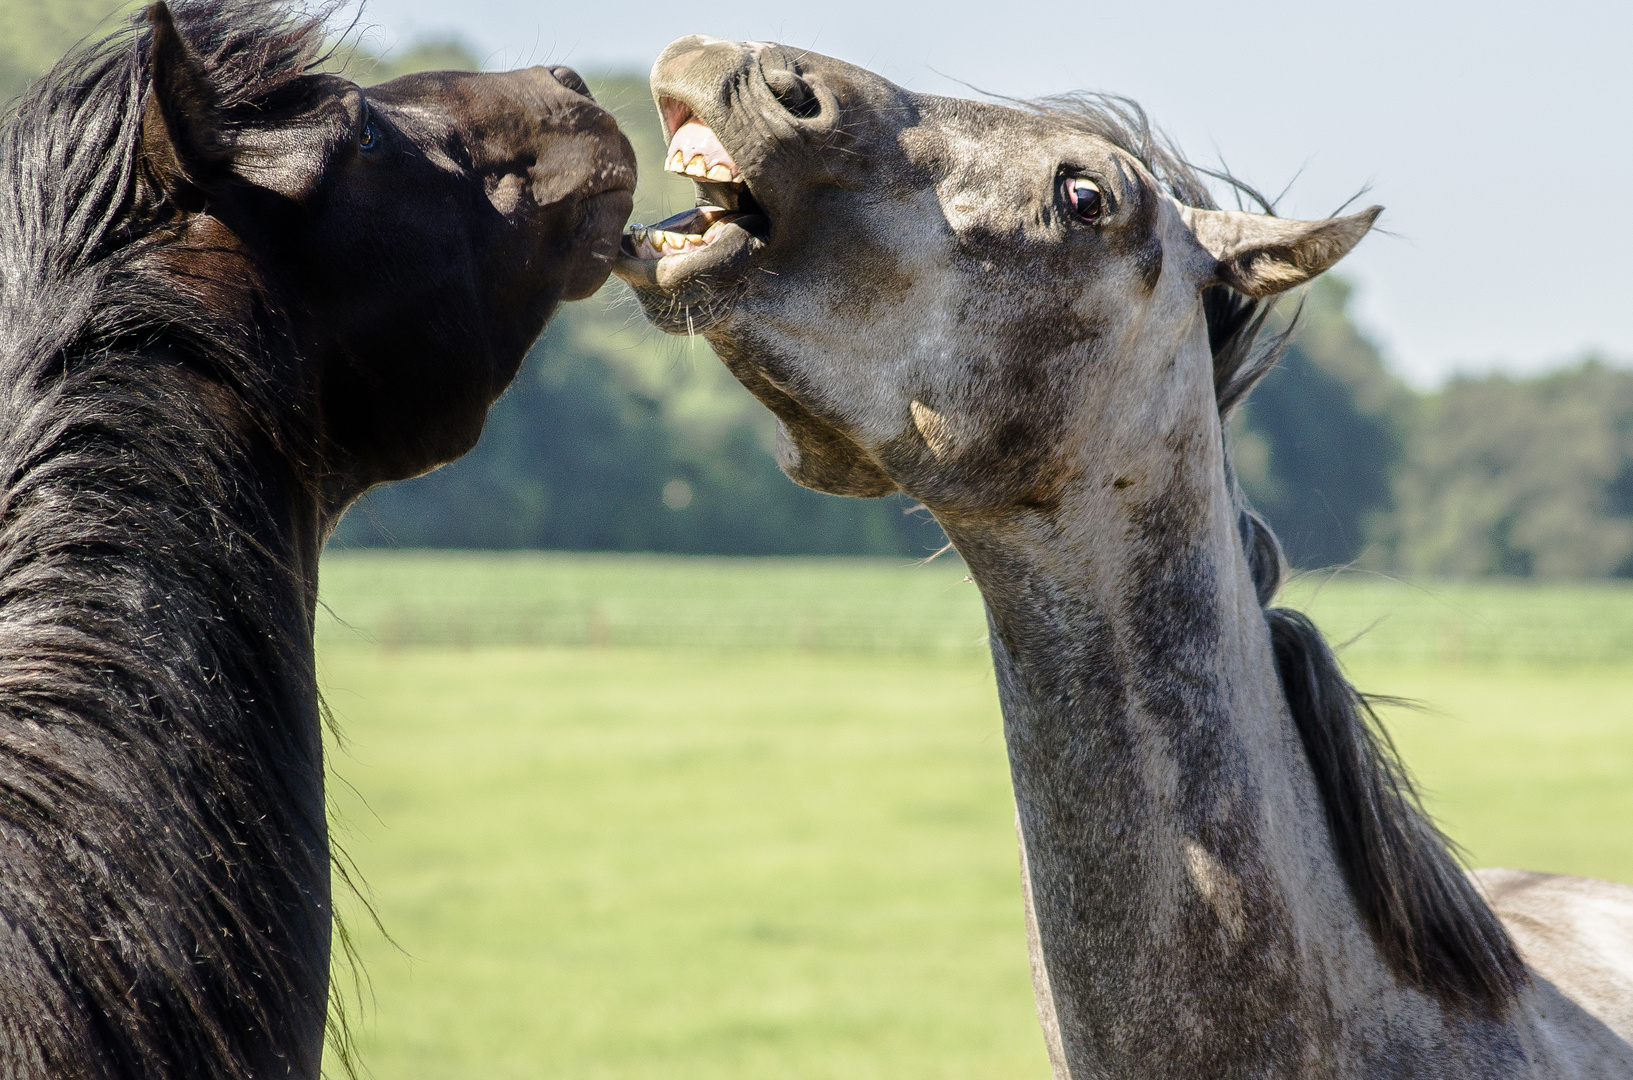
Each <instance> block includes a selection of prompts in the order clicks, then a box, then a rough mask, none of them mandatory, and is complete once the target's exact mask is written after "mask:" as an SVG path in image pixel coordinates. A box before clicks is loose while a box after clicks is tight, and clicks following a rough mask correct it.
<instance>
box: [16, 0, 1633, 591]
mask: <svg viewBox="0 0 1633 1080" xmlns="http://www.w3.org/2000/svg"><path fill="white" fill-rule="evenodd" d="M133 7H134V5H133V4H132V3H130V2H129V0H0V101H3V100H5V99H8V98H10V97H11V96H13V95H14V94H16V93H17V92H18V91H20V90H21V89H22V87H23V86H24V85H26V83H27V80H28V79H30V78H33V77H35V76H36V75H38V74H39V73H41V72H42V71H44V70H45V68H46V67H48V66H49V64H50V63H51V62H52V60H53V59H54V58H55V57H56V56H57V55H59V54H60V53H61V52H62V50H63V49H65V48H67V47H68V46H69V45H71V44H72V43H73V42H74V41H76V40H78V39H79V38H80V37H82V36H84V35H86V34H87V33H91V32H94V31H96V30H97V28H98V26H99V23H100V25H103V26H106V25H111V23H101V20H104V19H107V18H108V17H109V15H110V13H114V12H120V11H126V10H131V9H133ZM376 44H377V43H374V42H371V41H369V40H368V39H367V38H366V37H365V39H364V41H363V43H362V45H361V46H355V45H348V46H346V47H343V48H342V49H340V50H339V52H338V53H337V58H336V60H335V61H334V65H335V66H337V67H339V68H340V69H341V70H344V71H345V72H346V73H347V74H348V75H350V76H351V77H352V78H355V79H357V80H358V81H359V82H363V83H365V84H367V83H373V82H380V81H384V80H386V79H389V78H394V77H396V76H397V75H399V74H404V73H407V72H410V71H419V70H427V69H436V68H455V69H471V68H476V67H479V66H480V63H479V58H477V57H476V56H474V55H472V54H471V52H470V51H469V50H468V49H467V48H466V47H464V46H463V45H461V44H460V43H459V42H458V41H454V40H434V41H424V42H419V43H417V44H413V45H411V46H410V47H408V48H406V49H397V50H390V51H385V50H381V49H379V48H378V47H375V46H376ZM590 82H591V85H592V87H593V88H594V90H595V93H596V97H597V100H599V101H600V102H601V103H602V104H603V105H605V106H607V107H608V108H610V109H611V110H612V111H613V112H615V113H616V114H617V115H618V117H619V120H620V122H621V123H622V124H623V126H624V130H625V131H626V132H627V133H628V135H629V137H630V140H631V142H632V143H633V144H634V146H635V148H636V152H637V154H638V156H639V158H640V162H641V191H640V194H639V196H638V198H637V203H636V210H635V217H636V220H639V221H646V222H652V221H656V220H659V219H661V218H663V217H666V216H668V215H669V214H670V213H673V212H675V211H678V210H680V209H683V208H685V207H686V206H689V205H690V204H691V185H690V184H689V183H687V182H685V181H681V180H677V179H675V178H673V177H669V176H666V175H665V174H663V173H662V172H661V165H660V163H661V160H662V151H663V145H662V135H661V133H660V130H659V127H658V120H657V116H656V113H655V110H654V109H653V107H652V101H651V98H650V96H649V95H648V93H647V88H646V84H645V80H644V79H643V78H641V77H638V76H621V77H620V76H612V77H602V78H591V79H590ZM1349 300H1350V290H1349V287H1348V286H1347V285H1346V284H1345V283H1344V281H1343V280H1342V279H1341V278H1338V277H1334V276H1332V275H1328V276H1327V277H1325V278H1323V279H1321V280H1319V281H1317V282H1316V283H1315V284H1314V285H1313V286H1312V287H1311V288H1310V289H1309V290H1308V292H1307V293H1306V294H1305V296H1304V298H1303V302H1302V306H1301V312H1300V317H1299V327H1298V330H1297V333H1296V336H1295V338H1294V339H1293V344H1292V346H1291V348H1290V349H1289V350H1288V352H1287V354H1286V356H1285V357H1284V358H1283V360H1282V362H1281V363H1280V364H1279V365H1278V367H1277V368H1276V370H1274V371H1273V372H1272V373H1271V374H1270V375H1269V376H1267V377H1266V379H1265V380H1264V382H1263V383H1261V384H1260V386H1259V387H1258V389H1256V390H1255V391H1254V393H1253V395H1252V396H1251V397H1250V398H1249V400H1248V402H1247V404H1246V405H1245V406H1244V407H1243V408H1242V409H1240V410H1239V411H1238V413H1237V415H1236V416H1235V417H1234V418H1233V420H1232V436H1233V440H1232V448H1233V455H1234V460H1235V463H1236V467H1237V472H1238V474H1239V475H1240V477H1241V481H1242V486H1243V488H1244V489H1245V490H1246V492H1247V493H1248V495H1249V497H1250V498H1251V499H1252V500H1253V502H1254V504H1255V505H1256V506H1258V507H1259V509H1260V510H1261V511H1262V512H1263V513H1264V514H1265V516H1266V517H1267V518H1268V519H1269V521H1270V523H1271V525H1272V526H1273V527H1274V528H1275V530H1276V532H1277V534H1278V535H1279V536H1280V537H1281V539H1282V542H1283V544H1284V545H1285V547H1286V550H1287V553H1288V557H1289V559H1290V560H1291V561H1292V562H1293V564H1294V565H1295V566H1299V567H1304V568H1314V567H1321V566H1336V565H1360V566H1366V567H1369V568H1375V569H1380V570H1389V571H1396V572H1402V573H1407V574H1413V575H1433V576H1480V575H1493V574H1503V575H1518V576H1536V577H1551V578H1586V577H1611V576H1615V577H1633V372H1630V371H1627V370H1621V369H1617V368H1614V367H1611V366H1609V365H1607V364H1605V363H1604V362H1602V361H1600V360H1596V359H1593V358H1588V359H1584V360H1582V361H1581V362H1579V363H1577V364H1576V365H1575V366H1573V367H1569V368H1565V369H1563V370H1559V371H1554V372H1551V373H1549V374H1546V375H1542V376H1536V377H1530V378H1518V377H1513V376H1506V375H1491V376H1484V377H1478V378H1472V377H1461V378H1456V379H1453V380H1452V381H1450V382H1449V383H1447V384H1446V385H1445V386H1444V387H1442V388H1441V389H1439V390H1437V391H1434V392H1432V393H1427V394H1424V393H1418V392H1415V391H1413V390H1411V389H1410V388H1409V387H1407V386H1406V385H1405V384H1403V383H1402V382H1401V381H1400V380H1399V379H1397V378H1395V377H1394V376H1393V375H1392V374H1391V373H1390V372H1389V370H1388V369H1387V367H1386V366H1385V364H1384V362H1383V360H1382V358H1381V357H1380V355H1379V353H1378V350H1377V348H1376V347H1375V346H1374V345H1373V344H1372V343H1371V342H1369V341H1368V340H1367V339H1366V337H1365V335H1363V334H1362V333H1361V332H1360V331H1359V330H1358V329H1357V328H1356V326H1355V325H1354V323H1353V322H1352V320H1351V318H1350V315H1349V311H1348V305H1349ZM1286 306H1287V307H1288V308H1291V307H1293V306H1294V305H1292V304H1289V305H1286ZM773 439H774V432H773V428H772V423H771V420H770V417H769V416H768V415H767V414H766V412H765V411H764V410H763V409H761V408H760V407H759V406H758V405H757V404H756V403H755V402H754V401H753V400H752V399H751V398H750V397H749V396H748V394H747V393H746V392H745V391H743V390H742V389H741V388H740V387H739V386H738V385H737V383H736V382H735V381H734V380H733V379H732V378H731V377H730V376H729V375H727V374H726V372H725V371H724V369H723V368H722V367H721V366H720V364H719V363H718V362H717V361H716V360H715V359H714V356H713V354H712V353H711V352H710V350H709V347H708V345H707V344H706V343H705V342H704V341H702V340H701V339H698V340H685V339H678V338H669V337H664V336H662V335H659V334H657V333H656V332H654V331H652V330H650V329H649V328H647V327H646V326H645V324H644V321H643V320H642V318H641V315H640V312H639V309H638V308H637V306H636V305H635V303H634V301H633V299H631V298H630V297H629V295H628V293H627V291H626V290H625V289H624V288H623V287H622V286H621V285H619V284H617V283H616V282H614V283H613V284H611V285H609V286H608V288H607V289H606V290H603V292H602V293H601V294H600V295H599V296H597V297H595V298H594V299H591V300H589V301H585V302H583V303H579V304H573V305H570V306H568V307H567V308H566V309H564V310H563V311H562V312H561V314H560V315H558V316H557V318H556V319H555V321H554V322H553V323H552V324H551V325H550V327H549V329H548V330H547V331H546V333H545V335H544V337H543V338H541V339H540V341H539V343H538V344H537V345H536V346H535V347H534V348H533V350H532V352H531V353H530V354H529V356H528V358H527V362H526V364H525V365H524V367H523V369H522V372H521V374H520V376H519V377H518V379H517V381H516V384H515V385H514V386H513V387H512V388H511V390H510V392H509V393H507V394H506V395H505V397H504V398H503V399H502V400H501V401H500V402H499V404H498V405H497V406H495V408H494V410H493V413H492V416H491V418H490V420H489V423H488V427H487V431H486V433H485V434H484V435H483V438H482V442H481V444H480V445H479V446H478V447H477V448H476V449H475V450H474V451H472V452H471V453H470V454H469V455H468V456H466V457H465V458H463V459H462V460H460V461H458V462H456V463H454V464H452V465H449V466H447V467H446V468H443V469H440V470H438V471H436V472H434V473H432V474H430V475H428V476H424V477H420V478H419V479H416V480H410V481H406V482H404V483H401V484H395V485H391V486H389V487H387V488H384V489H381V490H379V491H377V492H375V493H374V494H372V495H371V496H370V497H369V498H368V499H366V500H365V501H364V502H363V503H362V504H361V505H359V507H357V508H356V509H355V510H353V511H352V512H351V513H350V514H348V515H347V517H346V519H345V520H344V521H343V522H342V523H341V526H340V529H339V531H338V532H337V534H336V538H335V542H336V543H337V544H341V545H346V546H368V545H377V544H394V545H400V546H405V547H408V546H413V547H421V546H423V547H479V548H528V547H543V548H567V549H576V550H608V551H612V550H622V551H631V550H635V551H672V552H698V553H712V554H795V553H820V554H910V555H924V554H927V553H928V552H930V551H933V550H935V549H936V548H937V547H939V546H940V544H941V542H942V538H941V533H940V530H939V529H937V528H936V526H935V524H934V522H933V521H931V520H929V518H928V515H926V514H925V513H923V511H916V512H915V511H914V510H913V507H912V504H910V503H909V502H907V501H906V500H903V499H900V498H893V499H887V500H855V499H839V498H833V497H830V496H826V495H821V494H818V493H816V492H811V491H806V490H804V489H802V488H799V487H796V486H795V485H794V484H792V483H791V482H789V481H788V480H786V479H785V478H784V477H783V476H782V474H781V473H780V472H778V470H777V468H776V465H775V463H774V462H773V460H772V456H771V448H772V443H773Z"/></svg>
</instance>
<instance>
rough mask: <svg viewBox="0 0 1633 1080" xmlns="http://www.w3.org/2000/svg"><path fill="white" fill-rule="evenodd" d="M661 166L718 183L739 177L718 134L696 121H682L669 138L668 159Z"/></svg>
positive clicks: (666, 170)
mask: <svg viewBox="0 0 1633 1080" xmlns="http://www.w3.org/2000/svg"><path fill="white" fill-rule="evenodd" d="M663 168H664V171H665V172H672V173H682V174H684V175H686V176H691V177H695V178H697V179H699V180H714V181H717V182H721V183H729V182H731V181H734V180H741V179H742V178H743V174H742V173H740V172H738V171H737V163H736V162H735V161H733V160H732V159H731V155H730V154H728V153H726V148H725V147H724V146H721V145H720V137H719V136H718V135H716V134H715V133H714V132H713V131H711V130H709V129H708V128H707V127H705V126H704V125H702V124H700V123H698V122H697V121H696V120H688V121H686V123H684V124H682V125H681V126H680V128H679V129H678V130H677V131H676V132H675V137H674V138H672V139H670V140H669V159H668V160H667V161H665V162H664V165H663Z"/></svg>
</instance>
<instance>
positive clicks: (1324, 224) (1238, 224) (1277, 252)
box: [1186, 206, 1383, 297]
mask: <svg viewBox="0 0 1633 1080" xmlns="http://www.w3.org/2000/svg"><path fill="white" fill-rule="evenodd" d="M1381 213H1383V207H1381V206H1373V207H1369V208H1368V209H1366V210H1362V211H1361V212H1360V213H1359V214H1351V215H1350V216H1348V217H1337V218H1328V219H1327V220H1325V221H1292V220H1290V219H1288V218H1279V217H1272V216H1270V215H1269V214H1249V213H1246V212H1245V211H1241V210H1197V209H1193V208H1190V207H1187V208H1186V219H1187V220H1188V221H1189V222H1190V225H1191V231H1192V232H1193V233H1194V234H1195V235H1196V239H1197V242H1198V243H1200V244H1201V245H1202V247H1203V248H1204V249H1205V250H1206V251H1207V252H1208V254H1210V255H1212V256H1213V257H1214V260H1215V261H1216V263H1217V265H1216V266H1215V267H1214V272H1213V277H1212V279H1211V280H1209V281H1208V282H1207V284H1210V285H1229V286H1230V287H1231V288H1233V289H1235V290H1236V291H1237V292H1241V293H1246V294H1247V295H1248V296H1252V297H1266V296H1274V295H1276V294H1277V293H1279V292H1286V291H1287V290H1288V289H1291V288H1293V287H1294V286H1296V285H1302V284H1304V283H1305V282H1306V281H1309V280H1310V279H1311V278H1313V277H1315V276H1316V275H1318V274H1320V273H1322V272H1323V271H1325V270H1327V269H1329V268H1330V267H1331V266H1332V265H1333V264H1334V263H1336V262H1337V261H1338V260H1339V259H1342V258H1343V257H1344V256H1345V255H1347V254H1349V250H1350V248H1352V247H1354V246H1355V245H1356V244H1357V243H1359V242H1360V240H1361V237H1363V236H1365V235H1366V233H1367V230H1368V229H1370V228H1372V223H1373V222H1374V221H1376V220H1377V218H1378V215H1379V214H1381Z"/></svg>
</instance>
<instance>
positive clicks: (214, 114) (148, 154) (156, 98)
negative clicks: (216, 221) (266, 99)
mask: <svg viewBox="0 0 1633 1080" xmlns="http://www.w3.org/2000/svg"><path fill="white" fill-rule="evenodd" d="M147 21H148V25H150V26H151V27H153V43H152V46H151V52H150V53H149V57H150V60H149V64H150V71H151V72H152V78H153V86H152V89H150V90H149V91H148V95H147V102H146V104H145V105H144V106H143V109H142V135H141V153H142V160H143V163H144V164H145V165H146V167H147V172H148V174H149V176H150V177H151V178H152V180H153V181H154V182H155V183H156V184H157V185H158V186H159V187H160V188H161V189H163V190H164V192H165V194H166V195H168V196H169V197H170V198H171V199H172V200H173V201H175V202H176V203H177V204H178V205H180V206H182V207H183V208H184V209H190V210H191V209H199V208H200V207H202V205H203V203H204V190H205V188H206V187H208V185H209V184H210V182H211V181H212V180H216V179H218V178H219V177H220V176H221V175H222V173H224V172H225V171H226V167H227V165H228V164H229V163H230V161H231V159H232V154H231V151H230V150H229V149H228V148H227V147H225V146H223V145H222V143H221V140H220V134H219V133H220V113H219V110H218V107H217V104H216V92H215V87H214V86H212V85H211V83H210V77H209V75H208V73H207V72H206V71H205V70H204V66H203V65H202V64H200V63H199V61H198V58H197V57H195V56H194V55H193V52H192V50H191V49H189V48H188V47H187V42H185V41H184V40H182V36H181V34H180V33H179V32H178V31H177V30H176V23H175V20H174V19H173V18H172V17H171V15H170V6H169V5H168V4H166V3H164V2H163V0H160V2H159V3H156V4H154V5H153V6H152V7H150V8H148V9H147Z"/></svg>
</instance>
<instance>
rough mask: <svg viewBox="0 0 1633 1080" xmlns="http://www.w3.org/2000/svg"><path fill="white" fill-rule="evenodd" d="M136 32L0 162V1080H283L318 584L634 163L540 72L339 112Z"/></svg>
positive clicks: (298, 1031)
mask: <svg viewBox="0 0 1633 1080" xmlns="http://www.w3.org/2000/svg"><path fill="white" fill-rule="evenodd" d="M324 39H325V30H324V27H323V25H322V24H321V23H320V22H319V21H317V20H315V19H310V18H304V17H297V16H295V15H292V14H290V13H289V11H288V10H287V9H285V8H282V7H280V6H279V5H278V4H277V3H275V2H274V0H181V2H178V3H177V4H176V5H175V7H174V9H173V13H172V10H171V9H167V8H166V7H165V5H164V4H158V5H155V6H154V7H153V8H151V9H150V10H149V11H148V12H147V15H146V17H145V19H144V20H142V21H140V22H138V23H136V24H134V25H133V26H132V27H130V28H129V29H128V30H126V31H124V32H122V33H119V34H116V35H115V36H113V37H112V38H110V39H109V40H107V41H104V42H102V43H101V44H98V45H95V46H93V47H90V48H87V49H83V50H81V51H79V52H78V53H76V54H75V55H74V56H71V57H70V58H69V59H67V60H65V61H64V62H63V63H62V64H61V65H59V66H58V67H57V69H56V70H55V71H53V72H52V73H51V74H50V75H49V76H47V77H46V78H45V79H44V80H43V81H42V82H41V83H39V84H38V85H36V86H35V87H34V88H33V89H32V90H31V91H30V92H29V93H28V94H27V95H25V97H24V98H23V100H22V102H21V104H20V106H19V108H18V111H17V114H16V115H15V116H14V117H13V118H12V119H11V120H9V121H8V122H7V123H6V124H5V126H4V128H3V129H0V1075H3V1076H5V1077H8V1078H28V1080H33V1078H45V1077H50V1078H53V1080H65V1078H73V1080H91V1078H96V1080H113V1078H115V1077H117V1078H121V1080H124V1078H131V1077H164V1078H166V1080H176V1078H183V1077H211V1078H215V1077H234V1078H236V1077H251V1076H254V1077H270V1076H298V1077H316V1076H317V1075H318V1073H319V1069H320V1064H321V1056H322V1051H323V1036H324V1028H325V1018H326V1007H327V999H328V982H329V950H330V928H331V910H330V899H329V877H330V865H329V846H328V839H327V832H326V824H325V817H324V797H323V762H322V752H321V739H320V732H321V720H320V706H319V700H318V694H317V688H316V682H315V677H314V669H313V658H312V622H313V611H314V605H315V602H316V592H317V562H318V553H319V550H320V548H321V546H322V543H323V540H324V538H325V537H326V536H327V535H328V533H329V531H330V530H331V528H332V527H333V526H334V524H335V521H336V519H337V518H338V517H339V515H340V514H341V513H342V511H343V510H344V509H345V508H346V506H347V505H348V504H350V503H351V502H352V501H353V500H355V499H356V498H357V497H358V496H359V495H360V494H361V493H362V492H363V491H364V490H365V489H367V488H368V487H369V486H370V485H373V484H376V483H379V482H381V481H385V480H393V479H398V478H401V477H406V476H410V475H413V474H416V473H420V472H424V471H425V470H427V469H430V468H433V467H435V466H436V465H439V464H441V463H443V462H445V461H448V460H450V459H451V458H454V457H457V456H458V455H459V454H461V453H463V452H464V451H465V450H467V449H469V448H470V446H471V445H472V444H473V443H474V442H475V440H476V438H477V436H478V434H479V432H480V431H481V428H482V424H483V421H484V418H485V416H486V411H487V408H488V406H489V405H490V404H491V403H492V402H493V401H494V399H495V398H496V397H497V396H498V395H499V394H500V392H501V391H502V390H503V389H504V388H505V386H506V385H507V383H508V382H509V381H510V379H511V377H512V376H513V375H514V374H515V371H516V369H517V366H518V365H519V363H520V361H521V358H522V356H523V353H524V351H525V350H526V348H527V346H528V345H529V344H530V343H531V342H532V341H533V339H534V338H535V337H536V336H537V334H538V333H539V331H540V329H541V328H542V327H543V325H544V322H545V320H546V318H547V317H548V316H549V314H550V313H551V311H552V309H553V308H554V307H555V305H556V304H557V303H558V302H560V301H561V300H563V299H575V298H579V297H582V296H585V295H587V294H589V293H590V292H591V291H593V290H594V289H595V288H597V287H598V286H599V285H600V284H601V282H602V281H603V279H604V278H605V277H606V274H607V272H608V269H609V266H610V263H611V259H612V256H613V254H614V252H615V251H616V247H617V243H618V234H619V230H620V229H621V228H622V225H623V222H624V220H625V218H626V217H627V216H628V214H629V210H630V206H631V192H632V189H633V187H634V182H635V176H634V164H633V161H634V156H633V153H632V152H631V150H630V148H629V144H628V143H627V142H626V141H625V140H624V138H623V137H622V136H621V135H620V134H619V132H618V130H617V128H616V126H615V124H614V123H613V120H612V118H611V117H610V116H609V115H608V114H607V113H606V112H604V111H603V110H601V109H600V108H598V107H597V106H596V105H595V104H594V103H593V102H592V101H591V100H590V98H589V96H588V93H587V91H586V90H585V88H584V84H583V83H582V82H581V81H580V80H579V78H578V76H577V75H575V74H573V73H572V72H571V71H569V70H568V69H566V68H554V69H550V70H546V69H543V68H534V69H531V70H528V71H516V72H510V73H507V74H497V75H470V74H455V73H439V74H431V75H417V76H411V77H408V78H403V79H398V80H396V81H394V82H390V83H387V84H385V85H383V86H379V87H375V88H373V89H369V90H362V89H360V88H358V87H357V86H356V85H354V84H352V83H350V82H348V81H346V80H345V79H342V78H338V77H335V76H332V75H325V74H320V73H317V72H316V67H317V65H318V63H319V62H320V61H321V60H322V57H323V52H324V48H325V46H324Z"/></svg>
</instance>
